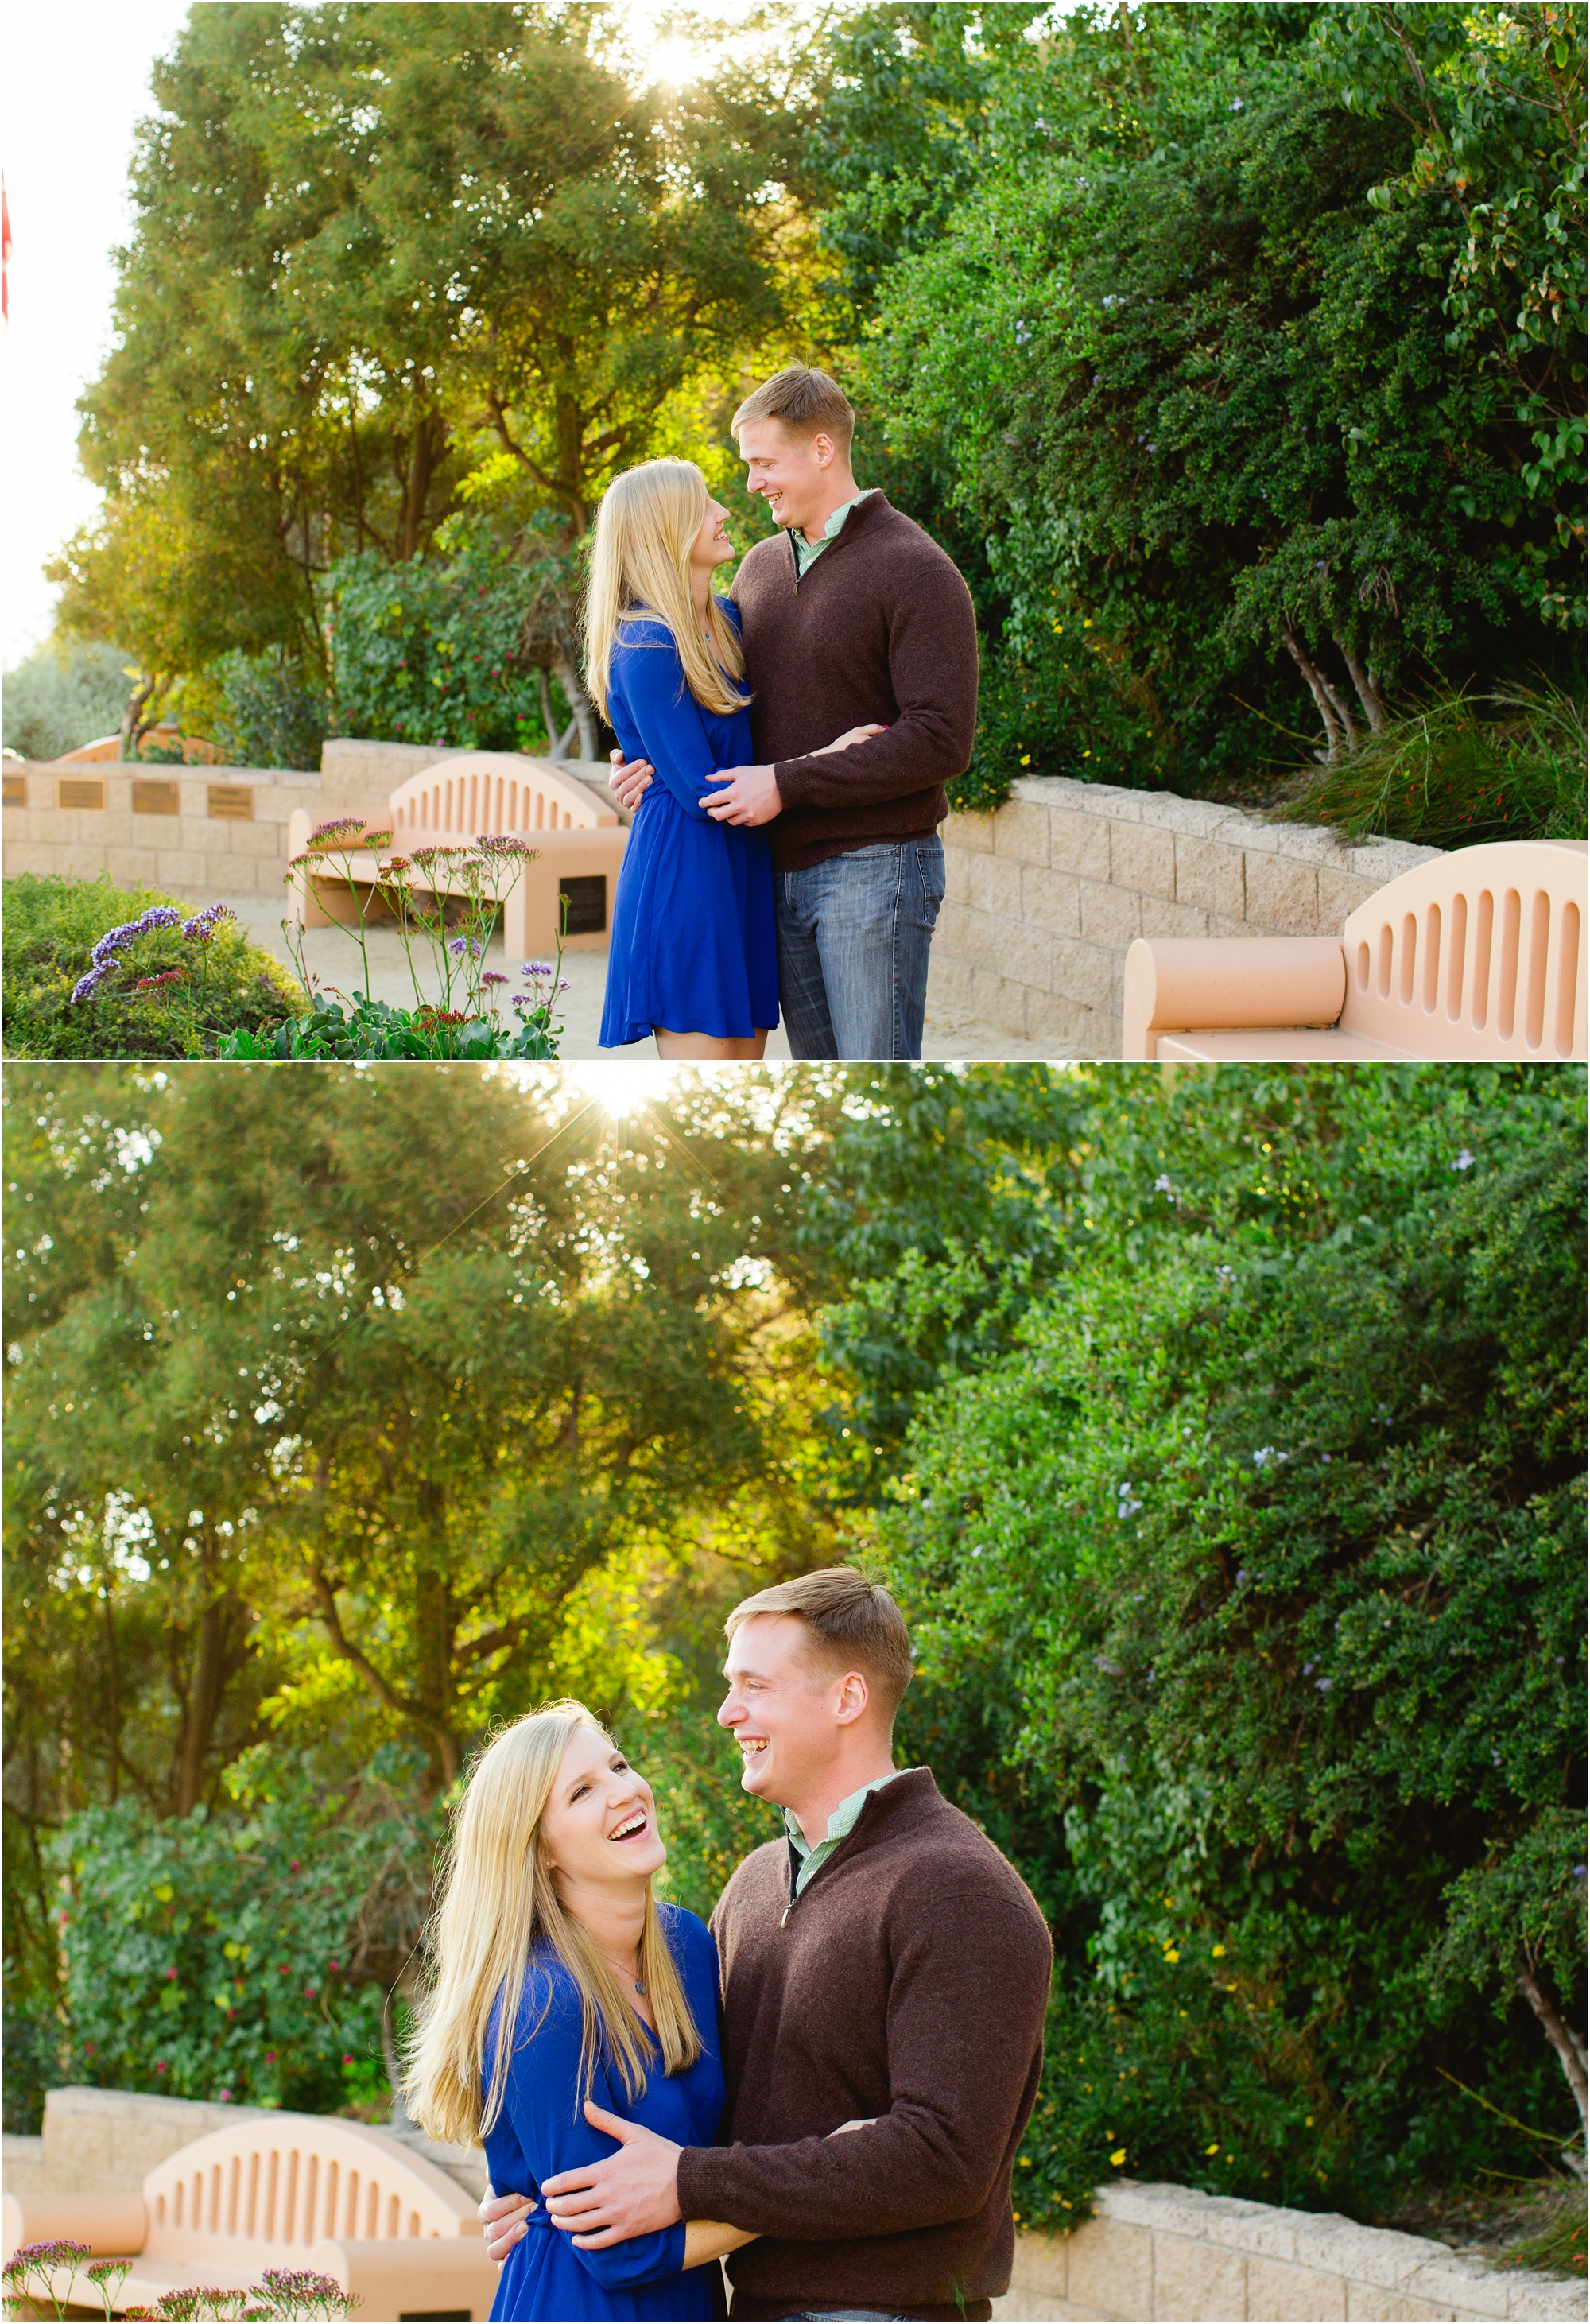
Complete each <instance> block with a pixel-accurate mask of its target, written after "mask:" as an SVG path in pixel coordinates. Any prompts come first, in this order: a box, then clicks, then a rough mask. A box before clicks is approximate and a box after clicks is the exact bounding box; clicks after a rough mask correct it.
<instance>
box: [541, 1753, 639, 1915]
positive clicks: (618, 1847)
mask: <svg viewBox="0 0 1590 2324" xmlns="http://www.w3.org/2000/svg"><path fill="white" fill-rule="evenodd" d="M541 1846H542V1849H543V1851H544V1853H545V1855H546V1858H547V1862H548V1863H549V1864H550V1866H551V1867H552V1868H553V1870H554V1871H555V1872H556V1873H557V1874H559V1875H560V1876H561V1877H560V1879H559V1884H558V1885H559V1887H560V1889H564V1890H565V1891H566V1890H567V1889H569V1888H575V1889H578V1888H582V1887H589V1886H594V1885H604V1886H605V1885H608V1884H611V1883H612V1882H615V1881H618V1882H624V1881H632V1880H647V1879H649V1878H650V1877H651V1875H652V1874H653V1873H654V1872H656V1871H657V1869H658V1868H659V1867H661V1866H662V1865H663V1864H664V1863H666V1860H667V1853H668V1851H667V1849H666V1848H665V1847H664V1846H663V1844H662V1841H661V1840H659V1839H658V1838H657V1803H656V1802H655V1801H654V1800H653V1798H652V1795H651V1786H650V1784H648V1783H647V1782H646V1781H645V1780H644V1778H643V1777H641V1776H639V1775H637V1774H636V1773H635V1770H634V1768H633V1767H631V1766H630V1763H629V1761H628V1760H627V1759H626V1758H625V1757H624V1755H623V1753H622V1752H621V1751H618V1750H615V1749H614V1748H613V1746H612V1745H611V1743H610V1742H609V1741H608V1738H607V1737H606V1736H605V1735H598V1734H597V1732H596V1730H595V1729H594V1728H591V1727H578V1728H576V1729H574V1734H573V1736H572V1737H571V1738H570V1739H569V1744H568V1748H567V1749H566V1750H565V1752H564V1755H563V1764H562V1765H561V1766H560V1767H559V1768H558V1771H557V1777H556V1782H555V1783H554V1784H553V1786H552V1790H551V1792H550V1793H549V1794H548V1795H547V1805H546V1807H545V1808H544V1809H543V1811H542V1813H541Z"/></svg>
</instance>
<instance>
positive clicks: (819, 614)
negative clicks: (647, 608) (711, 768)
mask: <svg viewBox="0 0 1590 2324" xmlns="http://www.w3.org/2000/svg"><path fill="white" fill-rule="evenodd" d="M734 602H735V604H737V605H738V606H739V607H740V619H741V623H742V629H743V635H744V640H745V665H746V677H747V679H748V681H749V685H750V687H751V689H752V700H751V736H752V740H753V741H754V742H755V745H756V752H757V758H758V761H759V762H760V763H762V764H764V765H766V764H769V763H770V764H771V765H772V766H773V768H774V770H775V772H776V774H777V779H778V790H779V796H780V798H782V799H783V801H784V813H783V814H782V815H781V816H777V818H776V820H775V821H774V822H773V823H771V824H770V825H768V827H767V835H768V837H769V839H770V840H771V841H772V843H773V860H774V862H776V863H777V866H778V868H779V869H780V871H804V869H805V867H806V866H807V865H808V864H811V863H821V862H823V861H824V860H825V859H826V858H827V857H828V856H831V855H843V854H846V853H849V852H850V849H852V848H855V847H866V846H868V845H869V844H872V843H873V842H875V841H878V840H897V839H916V838H925V837H930V836H931V835H932V834H933V831H934V830H935V829H936V828H937V826H938V825H940V824H941V823H942V821H943V819H944V816H945V815H946V814H947V813H948V807H947V806H946V803H945V799H944V785H945V784H946V783H947V782H948V781H950V779H951V778H952V777H953V776H955V775H960V774H964V773H965V771H966V769H967V766H968V764H969V763H970V759H971V743H972V735H973V733H974V732H975V730H976V726H977V708H978V648H977V623H976V621H975V619H974V617H973V613H972V608H971V597H970V593H969V591H968V589H967V586H966V584H965V582H964V581H963V580H962V579H961V577H960V574H959V572H958V571H957V570H956V568H955V567H954V566H953V565H952V564H951V560H950V559H949V558H947V557H946V556H945V554H944V552H943V550H942V549H941V548H940V547H939V546H938V544H937V542H936V541H933V540H930V539H928V537H927V535H926V533H925V532H924V531H923V530H922V528H921V526H920V525H915V524H913V523H912V521H911V519H910V518H909V517H908V516H902V515H901V513H900V512H899V510H898V509H895V508H891V507H890V506H889V504H888V502H887V500H886V499H885V498H884V496H883V494H882V493H869V494H868V496H867V498H866V499H865V500H864V501H860V502H859V503H858V504H857V505H856V506H855V507H854V508H853V509H852V510H851V511H850V514H849V516H848V517H847V518H846V519H845V521H844V525H843V527H842V529H841V531H840V533H839V535H838V537H837V539H833V540H832V541H830V543H829V545H828V547H827V548H826V549H824V550H823V554H822V556H821V557H819V558H817V559H816V560H815V562H814V563H813V564H812V565H810V566H808V567H807V568H806V572H805V574H804V577H803V578H801V579H800V580H799V581H797V580H796V577H795V543H794V541H793V540H791V539H790V538H789V537H788V535H787V534H786V533H780V534H778V535H777V536H776V537H775V538H773V539H767V540H758V542H757V543H756V545H755V547H754V548H752V549H749V550H748V551H747V552H746V556H745V558H744V561H743V562H742V564H741V565H740V571H739V573H738V575H737V576H735V582H734ZM872 724H884V725H887V728H888V732H887V734H875V735H874V736H873V737H872V739H871V741H870V742H858V743H856V744H855V745H854V746H853V747H852V748H851V749H850V750H849V751H841V752H840V753H839V754H838V755H837V756H836V757H833V758H828V759H817V758H812V757H809V756H807V755H806V754H807V753H808V752H813V751H817V750H820V749H821V748H822V746H823V744H824V743H825V742H832V741H833V740H834V738H835V736H836V735H840V734H842V733H844V732H845V729H846V728H847V727H849V726H865V725H872Z"/></svg>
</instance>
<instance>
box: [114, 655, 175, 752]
mask: <svg viewBox="0 0 1590 2324" xmlns="http://www.w3.org/2000/svg"><path fill="white" fill-rule="evenodd" d="M164 687H165V680H164V679H163V678H161V674H160V672H159V670H152V671H151V672H150V674H149V676H148V677H147V678H140V679H139V680H138V683H137V684H136V686H134V687H133V695H132V699H131V700H130V701H129V703H128V704H127V706H126V708H125V709H124V711H123V713H122V724H121V736H122V756H123V758H124V759H135V758H136V757H137V755H138V745H139V743H140V742H142V740H143V738H144V736H145V735H146V734H147V733H148V732H149V730H150V728H151V727H152V725H153V724H154V723H155V718H156V717H157V716H158V715H159V712H158V707H157V709H156V710H155V711H154V712H152V713H151V715H150V716H149V717H147V718H146V717H145V716H144V715H143V714H144V712H145V711H146V710H148V709H149V705H150V704H151V703H154V704H156V705H158V704H159V702H160V697H161V693H162V692H163V690H164Z"/></svg>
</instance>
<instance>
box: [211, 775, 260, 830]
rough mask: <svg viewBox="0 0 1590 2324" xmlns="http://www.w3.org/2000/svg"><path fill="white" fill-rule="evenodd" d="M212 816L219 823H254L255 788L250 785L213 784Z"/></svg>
mask: <svg viewBox="0 0 1590 2324" xmlns="http://www.w3.org/2000/svg"><path fill="white" fill-rule="evenodd" d="M209 790H210V814H211V816H212V817H213V818H214V819H215V820H216V821H217V822H219V823H252V822H253V819H254V794H253V785H252V784H250V783H212V784H211V785H210V787H209Z"/></svg>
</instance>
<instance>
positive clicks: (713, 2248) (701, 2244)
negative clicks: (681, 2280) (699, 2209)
mask: <svg viewBox="0 0 1590 2324" xmlns="http://www.w3.org/2000/svg"><path fill="white" fill-rule="evenodd" d="M756 2240H757V2239H756V2237H755V2236H754V2235H752V2233H751V2231H750V2229H749V2227H726V2226H725V2225H724V2223H723V2221H722V2220H721V2219H692V2220H691V2221H690V2222H689V2223H688V2225H687V2226H686V2227H685V2266H686V2267H704V2266H705V2265H706V2264H707V2262H708V2260H710V2259H721V2258H722V2257H723V2255H724V2254H725V2253H726V2252H731V2251H738V2250H739V2249H740V2246H741V2244H754V2243H755V2242H756Z"/></svg>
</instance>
